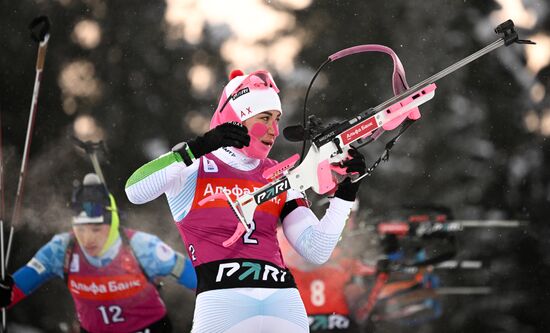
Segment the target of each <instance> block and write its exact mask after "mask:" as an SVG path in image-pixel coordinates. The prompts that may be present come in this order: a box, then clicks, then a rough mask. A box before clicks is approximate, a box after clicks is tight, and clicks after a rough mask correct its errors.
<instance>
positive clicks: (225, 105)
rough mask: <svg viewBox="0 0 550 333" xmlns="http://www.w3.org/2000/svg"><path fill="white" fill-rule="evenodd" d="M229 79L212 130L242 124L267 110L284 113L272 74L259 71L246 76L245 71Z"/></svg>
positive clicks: (213, 118)
mask: <svg viewBox="0 0 550 333" xmlns="http://www.w3.org/2000/svg"><path fill="white" fill-rule="evenodd" d="M229 79H230V81H229V83H227V85H226V86H225V88H224V89H223V91H222V95H221V97H220V102H219V103H218V108H217V109H216V113H214V116H212V120H211V121H210V129H212V128H214V127H216V126H218V125H220V124H223V123H227V122H230V121H236V122H239V123H242V122H243V121H245V120H246V119H248V118H250V117H253V116H255V115H257V114H258V113H261V112H264V111H269V110H277V111H279V112H281V113H282V112H283V110H282V108H281V100H280V99H279V95H278V94H279V88H277V86H276V85H275V82H274V81H273V77H272V76H271V74H270V73H269V72H268V71H265V70H259V71H256V72H253V73H250V74H248V75H244V74H243V72H242V71H240V70H234V71H232V72H231V74H230V75H229Z"/></svg>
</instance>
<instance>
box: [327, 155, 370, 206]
mask: <svg viewBox="0 0 550 333" xmlns="http://www.w3.org/2000/svg"><path fill="white" fill-rule="evenodd" d="M348 154H349V155H350V157H351V158H350V159H347V160H345V161H344V162H342V167H343V168H346V172H347V173H352V172H358V173H359V174H360V175H362V174H364V173H365V170H366V169H367V166H366V164H365V157H364V156H363V155H362V154H361V153H360V152H359V151H357V150H356V149H350V150H348ZM360 183H361V180H359V181H358V182H355V183H352V182H351V180H350V178H349V177H347V178H346V179H345V180H344V181H343V182H341V183H340V184H338V189H337V190H336V192H335V193H334V196H335V197H338V198H340V199H343V200H346V201H355V197H356V196H357V191H359V185H360Z"/></svg>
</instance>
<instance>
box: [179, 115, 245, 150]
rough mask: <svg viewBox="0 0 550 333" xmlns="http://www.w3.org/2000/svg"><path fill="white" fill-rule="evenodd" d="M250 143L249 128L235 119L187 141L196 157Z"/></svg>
mask: <svg viewBox="0 0 550 333" xmlns="http://www.w3.org/2000/svg"><path fill="white" fill-rule="evenodd" d="M249 144H250V136H249V135H248V130H247V129H246V127H245V126H244V125H243V124H240V123H238V122H235V121H232V122H229V123H223V124H221V125H218V126H216V127H215V128H213V129H211V130H210V131H208V132H206V133H205V134H204V135H203V136H198V137H196V138H195V139H193V140H190V141H188V142H187V145H188V146H189V149H191V152H192V153H193V155H194V156H195V158H199V157H200V156H202V155H205V154H208V153H210V152H213V151H214V150H217V149H218V148H221V147H235V148H242V147H245V146H248V145H249Z"/></svg>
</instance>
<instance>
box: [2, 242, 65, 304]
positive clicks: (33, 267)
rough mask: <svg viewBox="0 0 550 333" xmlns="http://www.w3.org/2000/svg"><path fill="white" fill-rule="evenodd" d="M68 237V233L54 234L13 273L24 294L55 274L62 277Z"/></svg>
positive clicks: (27, 293)
mask: <svg viewBox="0 0 550 333" xmlns="http://www.w3.org/2000/svg"><path fill="white" fill-rule="evenodd" d="M69 239H70V235H69V234H68V233H63V234H58V235H55V236H54V237H53V238H52V240H50V241H49V242H48V243H47V244H46V245H44V246H43V247H42V248H41V249H40V250H38V252H37V253H36V254H35V255H34V257H33V258H32V259H31V260H30V261H29V262H28V263H27V265H25V266H23V267H21V268H20V269H18V270H17V271H16V272H15V274H14V275H13V279H14V280H15V285H16V286H17V287H18V288H19V289H21V291H22V292H23V293H24V294H25V295H29V294H30V293H32V292H33V291H35V290H36V289H37V288H38V287H40V286H41V285H42V284H44V283H45V282H46V281H48V280H50V279H52V278H54V277H56V276H57V277H60V278H63V262H64V259H65V252H66V249H67V246H68V244H69Z"/></svg>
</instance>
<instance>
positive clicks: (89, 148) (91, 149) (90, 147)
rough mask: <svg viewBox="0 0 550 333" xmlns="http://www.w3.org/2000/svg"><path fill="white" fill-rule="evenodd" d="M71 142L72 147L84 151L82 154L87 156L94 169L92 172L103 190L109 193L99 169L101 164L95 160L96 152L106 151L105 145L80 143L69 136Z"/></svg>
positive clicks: (101, 143) (101, 171) (77, 139)
mask: <svg viewBox="0 0 550 333" xmlns="http://www.w3.org/2000/svg"><path fill="white" fill-rule="evenodd" d="M71 140H72V141H73V143H74V145H75V146H77V147H79V148H82V149H84V152H86V154H87V155H88V157H89V158H90V161H91V162H92V166H93V167H94V171H95V173H96V174H97V176H98V177H99V180H100V181H101V183H102V184H103V187H104V188H105V191H107V193H109V189H108V187H107V182H106V181H105V177H104V176H103V170H102V169H101V164H99V159H98V158H97V152H98V150H103V151H104V152H105V151H106V150H107V149H106V148H105V144H104V143H103V141H99V142H92V141H86V142H84V141H82V140H80V139H79V138H77V137H75V136H71Z"/></svg>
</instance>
